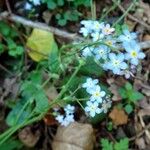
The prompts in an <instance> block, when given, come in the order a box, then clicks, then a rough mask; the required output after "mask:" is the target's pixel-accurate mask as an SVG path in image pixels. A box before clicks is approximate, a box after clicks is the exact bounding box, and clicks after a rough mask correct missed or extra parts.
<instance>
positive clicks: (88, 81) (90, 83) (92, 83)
mask: <svg viewBox="0 0 150 150" xmlns="http://www.w3.org/2000/svg"><path fill="white" fill-rule="evenodd" d="M97 83H98V80H97V79H92V78H87V79H86V82H85V83H83V84H82V87H83V88H86V91H87V92H88V93H89V92H90V91H91V89H94V88H95V86H96V85H97Z"/></svg>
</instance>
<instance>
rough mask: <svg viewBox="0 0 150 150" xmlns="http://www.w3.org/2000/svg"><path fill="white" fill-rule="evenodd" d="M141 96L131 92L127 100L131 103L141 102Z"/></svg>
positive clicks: (136, 92) (138, 93)
mask: <svg viewBox="0 0 150 150" xmlns="http://www.w3.org/2000/svg"><path fill="white" fill-rule="evenodd" d="M143 97H144V96H143V94H142V93H140V92H138V91H132V93H131V94H130V95H129V100H130V101H132V102H135V101H138V100H141V99H142V98H143Z"/></svg>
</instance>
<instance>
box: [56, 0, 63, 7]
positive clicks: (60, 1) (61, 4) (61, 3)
mask: <svg viewBox="0 0 150 150" xmlns="http://www.w3.org/2000/svg"><path fill="white" fill-rule="evenodd" d="M64 3H65V2H64V0H57V4H58V6H63V5H64Z"/></svg>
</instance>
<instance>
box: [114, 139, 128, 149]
mask: <svg viewBox="0 0 150 150" xmlns="http://www.w3.org/2000/svg"><path fill="white" fill-rule="evenodd" d="M128 148H129V140H128V139H127V138H124V139H121V140H120V141H119V142H116V143H115V144H114V150H128Z"/></svg>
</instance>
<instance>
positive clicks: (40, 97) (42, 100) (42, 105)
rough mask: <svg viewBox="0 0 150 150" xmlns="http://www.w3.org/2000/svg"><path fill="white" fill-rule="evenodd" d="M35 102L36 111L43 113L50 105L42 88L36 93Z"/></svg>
mask: <svg viewBox="0 0 150 150" xmlns="http://www.w3.org/2000/svg"><path fill="white" fill-rule="evenodd" d="M35 102H36V107H35V111H36V112H38V113H42V112H44V111H45V110H46V109H47V108H48V105H49V103H48V98H47V96H46V94H45V92H44V91H43V90H42V89H41V90H39V91H38V92H37V93H36V96H35Z"/></svg>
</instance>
